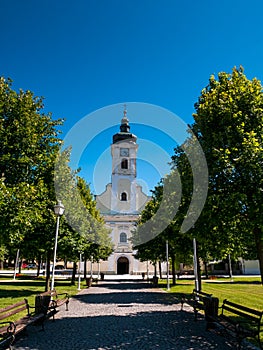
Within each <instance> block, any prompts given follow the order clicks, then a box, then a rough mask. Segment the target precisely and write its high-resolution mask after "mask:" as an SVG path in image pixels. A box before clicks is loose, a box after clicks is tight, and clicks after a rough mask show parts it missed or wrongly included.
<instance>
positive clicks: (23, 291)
mask: <svg viewBox="0 0 263 350" xmlns="http://www.w3.org/2000/svg"><path fill="white" fill-rule="evenodd" d="M84 285H85V283H84V281H82V282H81V288H83V287H84ZM77 288H78V282H77V281H76V284H75V285H74V286H72V285H70V280H55V289H56V290H57V292H58V293H65V292H67V293H68V294H69V296H70V297H71V296H74V295H75V294H77V293H78V290H77ZM44 291H45V280H44V279H43V278H39V279H33V278H32V277H28V276H21V277H17V278H16V279H15V280H13V279H11V278H10V280H9V279H8V278H6V277H5V278H0V308H4V307H5V306H7V305H11V304H14V303H16V302H18V301H21V300H22V299H24V298H26V299H27V300H28V302H29V305H31V306H34V305H35V296H36V295H37V294H39V293H43V292H44Z"/></svg>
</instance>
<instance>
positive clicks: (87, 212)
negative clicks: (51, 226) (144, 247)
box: [55, 148, 112, 283]
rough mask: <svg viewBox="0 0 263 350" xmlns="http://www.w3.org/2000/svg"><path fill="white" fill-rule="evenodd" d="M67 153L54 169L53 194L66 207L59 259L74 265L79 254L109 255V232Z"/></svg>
mask: <svg viewBox="0 0 263 350" xmlns="http://www.w3.org/2000/svg"><path fill="white" fill-rule="evenodd" d="M70 153H71V149H70V148H68V149H65V150H64V151H62V152H61V154H60V155H59V156H58V158H57V162H56V169H55V188H56V195H57V198H60V199H61V200H63V204H64V206H65V214H64V216H63V221H62V223H61V230H60V231H61V232H60V237H59V241H58V256H60V257H63V258H64V259H65V257H67V259H70V260H71V261H73V262H75V263H76V262H77V261H78V259H79V255H80V253H84V256H85V258H89V257H91V256H93V259H95V260H99V259H100V258H106V257H108V256H109V255H110V254H111V252H112V245H111V241H110V237H109V230H107V229H106V227H105V223H104V220H103V218H102V217H101V216H100V213H99V211H98V210H97V209H96V203H95V201H94V198H93V196H92V194H91V191H90V188H89V185H88V184H87V183H86V181H85V180H84V179H82V178H81V177H79V176H78V172H79V169H77V170H72V169H71V168H70V167H69V161H70ZM72 283H74V274H73V277H72Z"/></svg>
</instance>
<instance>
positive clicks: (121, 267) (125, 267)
mask: <svg viewBox="0 0 263 350" xmlns="http://www.w3.org/2000/svg"><path fill="white" fill-rule="evenodd" d="M127 273H129V260H128V259H127V258H125V257H124V256H121V257H120V258H119V259H118V261H117V275H124V274H127Z"/></svg>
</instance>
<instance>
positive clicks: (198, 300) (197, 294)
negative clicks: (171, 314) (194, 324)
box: [181, 289, 212, 321]
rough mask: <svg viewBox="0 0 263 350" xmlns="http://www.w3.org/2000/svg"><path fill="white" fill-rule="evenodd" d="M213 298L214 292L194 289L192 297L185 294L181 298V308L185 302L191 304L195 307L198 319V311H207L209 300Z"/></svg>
mask: <svg viewBox="0 0 263 350" xmlns="http://www.w3.org/2000/svg"><path fill="white" fill-rule="evenodd" d="M211 298H212V294H208V293H205V292H202V291H198V290H196V289H194V290H193V292H192V294H191V295H190V298H186V297H185V295H183V297H182V300H181V310H183V305H184V303H187V304H189V305H191V306H192V307H193V309H194V314H195V321H197V315H198V312H199V311H200V310H203V311H206V308H207V306H208V302H209V301H211Z"/></svg>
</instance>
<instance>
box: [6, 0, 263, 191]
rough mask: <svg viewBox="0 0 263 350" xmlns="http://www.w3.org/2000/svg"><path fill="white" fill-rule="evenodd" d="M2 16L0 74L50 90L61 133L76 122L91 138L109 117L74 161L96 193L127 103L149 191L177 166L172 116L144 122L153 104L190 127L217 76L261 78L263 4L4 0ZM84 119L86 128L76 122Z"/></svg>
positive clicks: (48, 99) (19, 84)
mask: <svg viewBox="0 0 263 350" xmlns="http://www.w3.org/2000/svg"><path fill="white" fill-rule="evenodd" d="M0 13H1V21H0V36H1V54H0V75H1V76H5V77H10V78H11V79H13V81H14V83H13V88H15V89H19V88H22V89H23V90H31V91H33V92H34V94H35V95H37V96H43V97H44V98H45V112H52V115H53V117H54V119H57V118H65V119H66V121H65V124H64V126H63V128H62V131H63V134H62V137H66V136H67V133H68V132H69V133H70V132H71V130H72V128H73V129H74V128H75V126H76V125H78V127H79V128H80V129H81V131H82V133H80V135H81V137H84V138H85V129H84V130H82V128H83V126H85V128H88V129H89V132H90V131H93V127H94V124H97V125H98V126H99V125H100V123H102V125H103V127H102V129H101V130H100V129H99V128H95V129H94V137H93V138H92V139H90V136H87V140H88V141H87V144H85V145H82V148H83V147H84V149H85V151H84V150H83V149H82V150H81V154H79V155H78V156H79V162H78V164H75V163H74V160H73V164H74V166H75V165H80V166H81V167H82V169H83V170H82V175H83V177H85V178H86V180H87V181H88V182H89V183H91V187H92V190H93V191H94V192H96V193H100V192H101V191H103V190H104V187H105V184H106V183H108V182H110V174H109V173H110V171H111V169H110V163H109V162H108V159H109V158H110V153H109V146H110V143H111V142H112V134H113V133H115V132H118V130H119V126H118V124H119V123H120V120H121V117H122V113H123V104H124V103H126V104H127V111H128V118H129V120H130V123H131V131H132V132H133V133H135V134H136V135H137V136H138V143H140V152H141V153H140V154H139V157H138V158H139V162H138V177H139V179H140V181H141V183H142V184H143V185H144V188H145V190H146V191H148V190H150V189H151V188H153V187H154V185H155V184H156V183H157V182H158V181H159V179H160V177H161V176H163V175H164V174H165V173H166V172H167V171H168V170H169V168H168V167H167V160H169V157H170V156H171V154H172V153H173V147H174V146H175V145H176V142H175V141H177V139H176V137H177V136H176V137H175V135H169V136H167V130H169V125H167V124H169V121H170V119H169V118H170V117H169V116H167V117H162V116H161V115H160V114H159V115H155V116H154V117H152V118H159V127H156V125H155V124H154V123H152V121H151V120H150V121H149V119H147V118H146V119H145V113H148V112H149V110H148V105H150V106H151V105H155V106H158V108H159V107H160V108H163V109H165V111H171V112H172V113H174V114H175V115H177V116H178V117H179V118H180V119H181V120H182V121H184V122H185V123H191V122H192V121H193V119H192V113H193V112H194V103H195V102H197V100H198V96H199V95H200V92H201V90H202V89H203V88H204V87H205V86H206V85H207V84H208V79H209V76H210V75H211V74H216V75H217V73H218V72H220V71H227V72H231V70H232V68H233V67H234V66H239V65H242V66H243V67H244V69H245V74H246V75H247V77H248V78H253V77H257V78H258V79H260V80H263V24H262V13H263V2H262V0H250V1H249V2H248V1H247V0H221V1H211V0H203V1H202V0H200V1H196V0H189V1H177V0H163V1H160V0H74V1H73V0H37V1H36V0H0ZM135 102H138V104H135ZM107 106H110V107H107ZM135 106H137V107H143V108H142V109H140V108H139V109H138V108H137V110H136V108H135ZM144 107H146V108H144ZM158 108H157V110H158V111H159V109H158ZM95 111H99V112H98V114H96V113H95V115H94V112H95ZM105 111H108V112H109V113H108V119H107V122H106V123H104V124H103V122H102V121H101V119H100V118H102V119H103V118H104V117H101V114H100V113H101V112H102V114H103V113H104V112H105ZM135 113H137V115H135ZM165 113H166V112H165ZM157 114H158V113H157ZM90 115H91V117H89V116H90ZM92 116H93V117H92ZM83 118H84V120H85V121H87V119H88V121H89V122H88V124H85V125H84V124H83V125H82V124H81V123H80V124H78V122H79V121H81V120H83ZM80 129H79V130H80ZM74 130H75V129H74ZM77 130H78V129H77ZM158 131H159V132H158ZM87 134H88V132H87ZM168 134H169V133H168ZM75 138H77V139H78V137H76V136H75ZM72 146H73V148H74V144H73V145H72ZM158 150H159V151H160V152H159V151H158ZM144 151H145V153H144ZM146 184H147V185H146Z"/></svg>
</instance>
